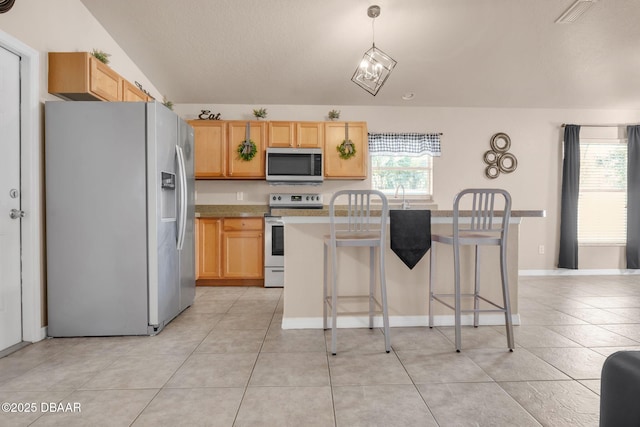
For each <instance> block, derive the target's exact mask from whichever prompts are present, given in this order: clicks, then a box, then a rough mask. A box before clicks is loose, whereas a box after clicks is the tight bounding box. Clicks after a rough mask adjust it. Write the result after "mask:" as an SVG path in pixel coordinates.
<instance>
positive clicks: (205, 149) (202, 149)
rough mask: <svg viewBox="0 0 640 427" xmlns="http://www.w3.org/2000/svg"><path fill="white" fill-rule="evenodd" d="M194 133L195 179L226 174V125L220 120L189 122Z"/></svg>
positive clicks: (218, 176)
mask: <svg viewBox="0 0 640 427" xmlns="http://www.w3.org/2000/svg"><path fill="white" fill-rule="evenodd" d="M189 124H190V125H191V126H193V131H194V147H195V148H194V150H195V175H196V178H205V179H206V178H220V177H224V176H225V174H226V172H227V153H226V150H227V125H226V122H223V121H220V120H190V121H189Z"/></svg>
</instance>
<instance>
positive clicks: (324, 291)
mask: <svg viewBox="0 0 640 427" xmlns="http://www.w3.org/2000/svg"><path fill="white" fill-rule="evenodd" d="M328 249H329V245H327V243H326V242H325V243H324V258H323V259H324V265H323V273H322V327H323V328H324V330H325V331H326V330H327V329H328V325H327V304H328V303H329V302H328V301H327V273H328V268H327V265H328V263H329V260H328V258H327V256H328V255H329V254H328V253H327V252H328Z"/></svg>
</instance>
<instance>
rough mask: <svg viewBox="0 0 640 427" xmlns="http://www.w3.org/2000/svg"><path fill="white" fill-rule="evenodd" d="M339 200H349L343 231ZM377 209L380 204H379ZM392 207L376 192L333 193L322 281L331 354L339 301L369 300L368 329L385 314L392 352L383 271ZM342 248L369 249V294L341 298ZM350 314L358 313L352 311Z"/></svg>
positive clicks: (388, 348)
mask: <svg viewBox="0 0 640 427" xmlns="http://www.w3.org/2000/svg"><path fill="white" fill-rule="evenodd" d="M339 197H343V198H347V200H348V202H347V216H346V224H345V228H344V229H340V230H338V229H336V215H335V202H336V200H337V199H338V198H339ZM372 199H374V200H375V199H379V200H380V209H381V214H380V217H379V223H378V217H377V216H375V217H373V223H372V216H371V210H372V206H371V201H372ZM376 207H377V205H376ZM388 213H389V208H388V204H387V198H386V197H385V195H384V194H383V193H382V192H380V191H377V190H342V191H337V192H336V193H334V195H333V197H332V198H331V202H330V205H329V215H330V222H331V226H330V227H331V228H330V229H331V234H330V235H329V236H325V240H324V280H323V287H324V289H323V297H324V303H323V322H324V329H325V330H326V329H328V325H327V314H328V313H327V312H328V307H331V353H332V354H333V355H334V356H335V355H336V347H337V319H338V300H339V299H354V298H366V299H368V301H369V311H368V315H369V328H370V329H373V316H374V314H382V320H383V327H384V328H383V329H384V343H385V350H386V351H387V353H389V352H390V351H391V342H390V338H389V315H388V312H387V285H386V280H385V269H384V264H385V263H384V252H385V248H386V245H385V241H386V225H387V216H388ZM341 246H351V247H369V248H370V249H369V294H368V295H364V296H363V295H353V296H338V285H337V282H338V268H337V267H338V255H337V252H338V251H337V249H338V247H341ZM376 248H378V267H379V276H380V301H378V299H377V298H376V296H375V282H376V280H375V276H376V272H375V263H376V257H375V250H376ZM329 250H331V266H332V270H331V273H332V274H331V294H329V289H328V283H327V282H328V280H327V279H328V261H329V256H328V251H329ZM349 314H352V315H353V314H358V313H353V312H350V313H349Z"/></svg>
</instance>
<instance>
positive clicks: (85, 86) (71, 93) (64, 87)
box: [49, 52, 122, 101]
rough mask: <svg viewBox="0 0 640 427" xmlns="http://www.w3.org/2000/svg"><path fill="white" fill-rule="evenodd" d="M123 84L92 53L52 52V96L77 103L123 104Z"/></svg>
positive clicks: (50, 69) (50, 65) (50, 82)
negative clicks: (114, 102) (117, 102)
mask: <svg viewBox="0 0 640 427" xmlns="http://www.w3.org/2000/svg"><path fill="white" fill-rule="evenodd" d="M121 81H122V77H120V75H119V74H118V73H116V72H115V71H113V70H112V69H111V68H109V66H107V65H105V64H103V63H102V62H100V61H98V60H97V59H96V58H94V57H93V55H91V54H90V53H88V52H49V93H52V94H54V95H58V96H60V97H62V98H66V99H70V100H73V101H120V100H121V99H122V83H121Z"/></svg>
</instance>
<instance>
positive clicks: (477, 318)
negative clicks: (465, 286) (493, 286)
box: [473, 245, 480, 328]
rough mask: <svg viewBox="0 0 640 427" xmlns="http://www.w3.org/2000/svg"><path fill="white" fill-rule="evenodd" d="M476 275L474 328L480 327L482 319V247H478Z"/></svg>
mask: <svg viewBox="0 0 640 427" xmlns="http://www.w3.org/2000/svg"><path fill="white" fill-rule="evenodd" d="M475 270H476V271H475V273H476V277H475V279H474V289H473V310H474V311H473V327H474V328H477V327H478V320H479V317H480V313H479V312H478V310H479V309H480V299H479V298H478V295H480V246H479V245H476V265H475Z"/></svg>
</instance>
